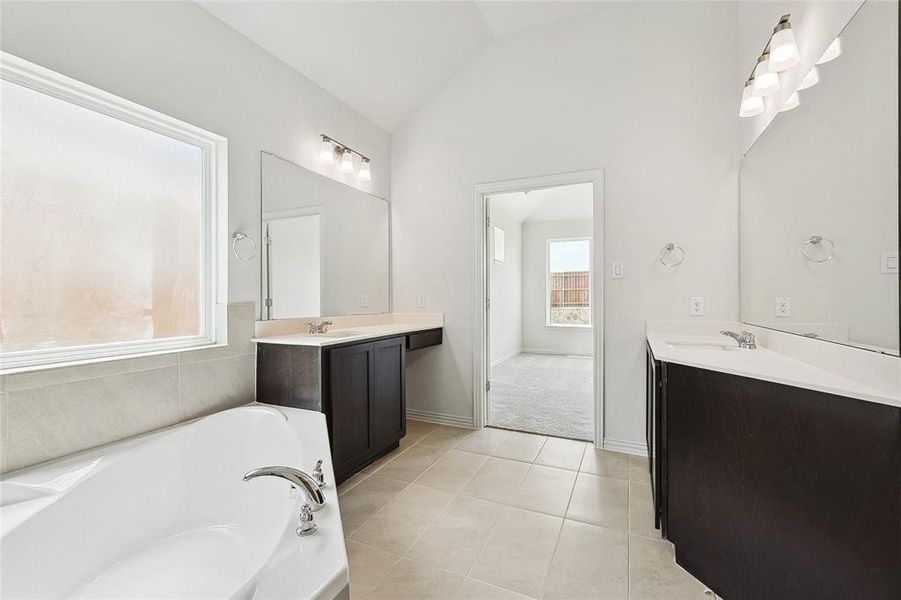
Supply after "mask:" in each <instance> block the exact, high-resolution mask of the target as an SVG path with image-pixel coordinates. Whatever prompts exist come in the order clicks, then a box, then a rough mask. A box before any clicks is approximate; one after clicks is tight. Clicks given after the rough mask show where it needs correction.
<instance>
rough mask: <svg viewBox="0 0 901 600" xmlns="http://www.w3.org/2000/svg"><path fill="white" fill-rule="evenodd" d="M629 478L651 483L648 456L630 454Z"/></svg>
mask: <svg viewBox="0 0 901 600" xmlns="http://www.w3.org/2000/svg"><path fill="white" fill-rule="evenodd" d="M629 480H630V481H635V482H638V483H646V484H648V485H650V484H651V473H650V471H648V457H647V456H635V455H631V454H630V455H629Z"/></svg>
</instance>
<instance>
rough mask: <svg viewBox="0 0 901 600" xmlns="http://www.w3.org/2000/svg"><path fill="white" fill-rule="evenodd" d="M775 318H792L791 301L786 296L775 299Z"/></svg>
mask: <svg viewBox="0 0 901 600" xmlns="http://www.w3.org/2000/svg"><path fill="white" fill-rule="evenodd" d="M776 316H777V317H779V318H780V319H787V318H789V317H791V316H792V299H791V298H789V297H788V296H777V297H776Z"/></svg>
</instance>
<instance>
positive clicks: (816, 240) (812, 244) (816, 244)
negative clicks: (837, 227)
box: [801, 235, 835, 263]
mask: <svg viewBox="0 0 901 600" xmlns="http://www.w3.org/2000/svg"><path fill="white" fill-rule="evenodd" d="M827 247H828V248H829V249H828V250H824V249H825V248H827ZM815 249H818V250H820V251H821V252H826V256H824V257H820V258H814V257H813V256H811V252H812V251H813V250H815ZM801 255H802V256H803V257H804V260H809V261H810V262H815V263H824V262H828V261H830V260H832V257H834V256H835V242H833V241H832V240H830V239H829V238H827V237H823V236H821V235H812V236H810V237H809V238H807V241H806V242H804V244H803V245H802V246H801Z"/></svg>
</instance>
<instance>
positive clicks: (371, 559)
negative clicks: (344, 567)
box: [347, 540, 400, 600]
mask: <svg viewBox="0 0 901 600" xmlns="http://www.w3.org/2000/svg"><path fill="white" fill-rule="evenodd" d="M398 560H400V556H397V555H396V554H391V553H390V552H385V551H384V550H379V549H378V548H373V547H372V546H367V545H365V544H360V543H358V542H354V541H353V540H348V541H347V562H348V565H349V566H350V597H351V599H352V600H363V599H364V598H366V597H368V596H369V594H371V593H372V590H374V589H375V588H376V587H377V586H378V584H380V583H381V582H382V581H383V580H384V579H385V576H386V575H387V574H388V571H390V570H391V567H393V566H394V565H395V564H396V563H397V561H398Z"/></svg>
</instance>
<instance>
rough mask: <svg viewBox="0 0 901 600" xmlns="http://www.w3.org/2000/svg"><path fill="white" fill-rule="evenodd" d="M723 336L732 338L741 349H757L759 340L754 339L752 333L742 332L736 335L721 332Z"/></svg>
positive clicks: (731, 332)
mask: <svg viewBox="0 0 901 600" xmlns="http://www.w3.org/2000/svg"><path fill="white" fill-rule="evenodd" d="M720 333H722V334H723V335H728V336H729V337H730V338H732V339H733V340H735V341H736V342H738V347H739V348H747V349H748V350H754V349H755V348H757V340H756V339H755V338H754V334H753V333H751V332H750V331H742V332H741V333H735V332H734V331H721V332H720Z"/></svg>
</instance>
